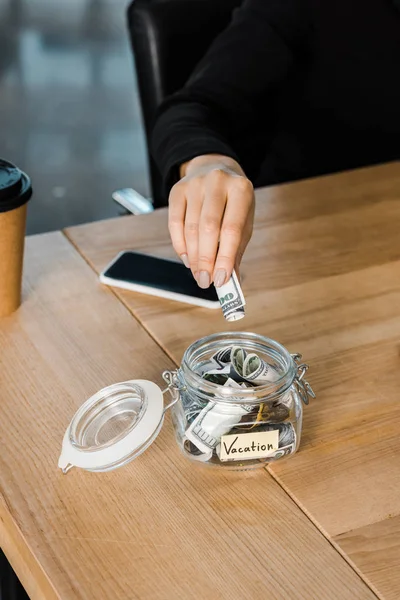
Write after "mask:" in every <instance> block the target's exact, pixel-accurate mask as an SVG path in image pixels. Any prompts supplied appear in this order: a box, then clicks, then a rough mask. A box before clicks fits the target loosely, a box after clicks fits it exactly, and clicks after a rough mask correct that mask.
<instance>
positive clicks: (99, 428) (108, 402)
mask: <svg viewBox="0 0 400 600" xmlns="http://www.w3.org/2000/svg"><path fill="white" fill-rule="evenodd" d="M163 421H164V400H163V393H162V391H161V389H160V388H159V387H158V386H157V385H156V384H155V383H153V382H152V381H145V380H141V379H137V380H133V381H124V382H122V383H116V384H113V385H110V386H108V387H106V388H103V389H102V390H100V391H99V392H97V393H96V394H94V396H92V397H91V398H89V399H88V400H87V401H86V402H85V403H84V404H83V405H82V406H81V407H80V408H79V409H78V410H77V412H76V413H75V415H74V417H73V419H72V421H71V423H70V424H69V426H68V428H67V430H66V432H65V435H64V440H63V443H62V450H61V455H60V458H59V461H58V466H59V467H60V469H62V470H63V472H64V473H66V472H67V471H69V470H70V469H71V468H72V467H80V468H82V469H86V470H89V471H109V470H112V469H116V468H117V467H120V466H122V465H124V464H126V463H127V462H129V461H131V460H133V459H134V458H136V457H137V456H139V454H141V453H142V452H144V451H145V450H146V448H148V447H149V446H150V444H151V443H152V442H153V441H154V440H155V438H156V437H157V435H158V433H159V431H160V430H161V427H162V424H163Z"/></svg>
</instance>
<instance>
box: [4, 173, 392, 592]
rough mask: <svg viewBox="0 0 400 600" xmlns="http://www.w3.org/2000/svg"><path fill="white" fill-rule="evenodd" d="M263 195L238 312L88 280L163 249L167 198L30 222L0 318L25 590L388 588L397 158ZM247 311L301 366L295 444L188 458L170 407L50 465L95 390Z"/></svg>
mask: <svg viewBox="0 0 400 600" xmlns="http://www.w3.org/2000/svg"><path fill="white" fill-rule="evenodd" d="M257 196H258V203H257V218H256V230H255V234H254V238H253V241H252V243H251V246H250V247H249V250H248V252H247V254H246V257H245V260H244V264H243V275H244V283H243V287H244V292H245V295H246V298H247V301H248V306H247V317H246V320H245V321H242V322H239V323H236V324H228V323H226V322H225V321H224V320H223V318H222V316H221V314H220V313H219V311H215V312H214V311H207V310H205V309H200V308H194V307H190V306H185V305H181V304H176V303H173V302H170V301H166V300H160V299H155V298H150V297H148V296H141V295H139V294H134V293H128V292H123V291H121V290H114V291H112V290H109V289H106V288H105V287H103V286H101V285H100V284H99V283H98V281H97V276H96V273H98V272H99V271H100V270H101V269H102V268H103V267H104V266H105V265H106V264H107V262H108V261H109V260H110V259H111V258H112V257H113V256H114V255H115V254H116V253H117V252H118V251H120V250H121V249H124V248H135V249H139V250H143V251H149V252H152V253H154V254H158V255H161V256H168V255H171V254H172V250H171V247H170V244H169V240H168V235H167V230H166V213H165V211H157V213H155V214H153V215H149V216H143V217H132V218H130V217H126V218H120V219H116V220H113V221H107V222H100V223H95V224H91V225H87V226H82V227H78V228H73V229H69V230H68V231H66V232H65V234H62V233H54V234H47V235H42V236H37V237H33V238H30V239H28V244H27V251H26V268H25V291H24V298H25V300H24V303H23V306H22V307H21V309H20V310H19V311H18V312H17V313H16V314H15V315H13V316H12V317H10V318H8V319H5V320H3V321H1V323H0V358H1V363H2V365H1V366H2V368H1V381H0V391H1V395H0V398H1V400H0V440H1V444H2V447H1V453H0V545H1V547H2V548H3V549H4V552H5V553H6V555H7V556H8V558H9V560H10V562H11V563H12V565H13V566H14V568H15V570H16V572H17V574H18V576H19V577H20V579H21V581H22V582H23V584H24V585H25V587H26V589H27V591H28V593H29V594H30V596H31V598H32V599H40V600H42V599H46V600H47V599H50V598H51V599H53V598H62V599H68V600H69V599H78V598H79V599H85V600H86V599H95V598H96V599H99V600H103V599H105V600H108V599H109V598H110V599H111V598H113V599H114V598H121V599H125V600H126V599H128V600H129V599H131V598H132V599H134V598H138V599H140V600H147V599H149V600H153V599H160V600H169V599H171V600H175V599H180V598H182V599H198V598H207V599H208V598H210V599H212V600H214V599H225V598H235V599H236V598H238V599H241V598H255V599H259V598H260V599H268V600H275V599H284V598H285V599H288V598H290V600H293V599H294V600H296V599H302V600H303V599H304V600H311V599H312V600H314V598H315V599H316V600H320V599H321V600H325V599H327V600H330V599H332V600H337V599H338V598H340V599H341V600H342V599H349V600H350V599H358V598H360V599H365V600H369V599H372V598H377V597H379V598H385V599H393V600H394V599H398V598H399V597H400V570H399V564H400V494H399V489H400V464H399V463H400V461H399V450H400V436H399V434H398V430H399V426H400V403H399V391H398V390H399V389H400V385H399V384H400V370H399V362H400V359H399V347H400V346H399V342H398V339H399V332H400V277H399V276H400V235H399V225H400V202H399V196H400V168H399V165H398V164H391V165H386V166H381V167H376V168H373V169H367V170H361V171H356V172H352V173H346V174H341V175H336V176H332V177H327V178H320V179H316V180H310V181H306V182H301V183H296V184H292V185H285V186H278V187H275V188H269V189H265V190H260V191H259V192H258V193H257ZM244 327H245V328H246V330H249V331H256V332H258V333H262V334H265V335H268V336H270V337H273V338H275V339H278V340H279V341H281V342H282V343H283V344H285V345H287V346H288V347H289V349H290V350H291V351H299V352H302V353H303V355H304V357H305V359H307V361H308V362H309V363H310V365H311V370H310V375H309V379H310V381H312V384H313V386H314V388H315V391H316V392H317V395H318V398H317V400H315V401H314V402H312V404H311V405H310V406H309V407H308V409H307V410H306V413H305V421H304V435H303V441H302V445H301V449H300V451H299V453H298V454H296V456H294V457H292V458H291V459H290V460H288V461H286V462H282V463H281V464H279V463H278V464H276V465H274V466H273V467H271V468H269V469H268V470H261V471H258V472H250V473H234V472H229V473H225V472H222V471H220V470H210V469H205V468H202V467H198V466H197V465H193V464H192V463H190V462H189V461H187V460H186V459H185V458H183V457H182V456H181V455H180V453H179V451H178V448H177V446H176V444H175V441H174V439H173V432H172V426H171V423H170V421H169V419H167V422H166V424H165V426H164V428H163V430H162V432H161V434H160V436H159V437H158V438H157V440H156V441H155V442H154V444H153V445H152V446H151V448H150V449H149V450H148V451H147V452H146V453H145V454H144V455H142V456H141V457H139V458H138V459H136V460H135V461H133V462H132V463H130V464H129V465H128V466H126V467H124V468H122V469H120V470H117V471H115V472H112V473H104V474H92V473H87V472H84V471H80V470H78V469H73V470H72V471H71V472H70V473H69V474H68V475H67V476H65V475H62V473H61V471H58V470H57V459H58V454H59V451H60V446H61V440H62V436H63V433H64V430H65V427H66V426H67V424H68V422H69V420H70V418H71V416H72V415H73V413H74V412H75V410H76V408H77V407H78V406H79V405H80V404H81V403H82V402H83V401H84V400H85V399H86V398H87V397H88V396H89V395H91V394H92V393H93V392H94V391H96V390H98V389H99V388H101V387H102V386H104V385H107V384H110V383H112V382H115V381H122V380H124V379H130V378H135V377H137V378H139V377H140V378H147V379H151V380H154V381H156V382H157V383H161V372H162V370H163V369H166V368H172V367H173V366H174V364H175V365H176V364H179V361H180V358H181V356H182V352H183V351H184V349H185V348H186V347H187V346H188V345H189V344H190V343H191V342H192V341H193V340H195V339H197V338H198V337H201V336H202V335H205V334H207V333H211V332H215V331H228V330H236V329H242V328H244Z"/></svg>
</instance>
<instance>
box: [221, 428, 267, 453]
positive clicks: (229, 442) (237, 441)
mask: <svg viewBox="0 0 400 600" xmlns="http://www.w3.org/2000/svg"><path fill="white" fill-rule="evenodd" d="M278 444H279V431H278V430H277V429H276V430H274V431H261V432H260V433H241V434H232V435H223V436H222V437H221V451H220V460H222V461H224V460H247V459H249V458H264V457H265V456H268V455H269V454H271V453H272V452H274V450H277V449H278Z"/></svg>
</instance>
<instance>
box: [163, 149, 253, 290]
mask: <svg viewBox="0 0 400 600" xmlns="http://www.w3.org/2000/svg"><path fill="white" fill-rule="evenodd" d="M180 175H181V177H182V179H181V180H180V181H178V183H176V184H175V185H174V187H173V188H172V190H171V193H170V197H169V224H168V226H169V231H170V234H171V239H172V244H173V246H174V249H175V251H176V252H177V254H178V255H179V256H180V257H181V259H182V261H183V262H184V264H185V265H186V266H187V267H188V268H190V269H191V270H192V273H193V276H194V277H195V279H196V281H197V283H198V284H199V286H200V287H201V288H208V287H209V285H210V284H211V282H212V281H214V284H215V285H216V286H217V287H220V286H221V285H223V284H224V283H225V282H226V281H227V280H228V279H229V277H230V276H231V274H232V270H233V269H234V268H236V269H238V267H239V264H240V261H241V259H242V256H243V253H244V251H245V249H246V246H247V244H248V242H249V240H250V238H251V234H252V231H253V219H254V191H253V186H252V184H251V182H250V181H249V180H248V179H247V177H246V176H245V174H244V173H243V171H242V169H241V167H240V165H239V164H238V163H237V162H236V161H235V160H233V159H232V158H229V157H227V156H220V155H212V154H209V155H204V156H198V157H196V158H194V159H193V160H191V161H189V162H187V163H185V164H183V165H182V166H181V169H180Z"/></svg>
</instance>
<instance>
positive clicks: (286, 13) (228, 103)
mask: <svg viewBox="0 0 400 600" xmlns="http://www.w3.org/2000/svg"><path fill="white" fill-rule="evenodd" d="M188 1H189V0H188ZM397 1H398V0H246V1H245V2H244V3H243V5H242V6H241V7H240V8H239V9H237V10H236V11H235V13H234V15H233V19H232V22H231V24H230V26H229V27H228V28H227V29H226V30H225V31H224V32H223V33H222V34H221V35H220V36H219V37H218V38H217V39H216V40H215V42H214V43H213V44H212V46H211V48H210V50H209V51H208V53H207V54H206V56H205V57H204V59H203V60H202V61H201V63H200V64H199V65H198V66H197V68H196V69H195V71H194V73H193V75H192V76H191V77H190V79H189V81H188V82H187V84H186V86H185V87H184V88H183V89H182V90H180V91H179V92H178V93H176V94H174V95H173V96H172V97H170V98H169V99H168V100H167V101H166V102H165V103H164V104H163V106H162V107H161V110H160V113H159V116H158V119H157V121H156V124H155V127H154V130H153V136H152V152H153V156H154V158H155V161H156V163H157V164H158V166H159V169H160V171H161V173H162V175H163V178H164V180H165V183H166V191H168V189H169V188H170V187H171V185H172V184H173V183H174V182H175V181H176V180H177V178H178V168H177V167H178V166H179V165H180V164H181V163H182V162H185V161H186V160H189V159H191V158H193V157H195V156H198V155H200V154H209V153H218V154H225V155H228V156H231V157H233V158H236V160H237V161H238V162H239V163H240V164H241V165H242V167H243V168H244V170H245V171H246V173H247V175H248V176H249V177H250V178H251V179H252V181H253V182H254V183H255V185H268V184H273V183H279V182H282V181H290V180H295V179H300V178H303V177H309V176H314V175H319V174H323V173H329V172H334V171H339V170H343V169H348V168H355V167H358V166H361V165H368V164H374V163H378V162H384V161H390V160H393V159H396V158H398V157H399V156H400V152H399V149H400V10H399V8H398V6H397ZM182 52H184V48H182Z"/></svg>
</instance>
